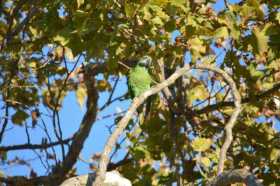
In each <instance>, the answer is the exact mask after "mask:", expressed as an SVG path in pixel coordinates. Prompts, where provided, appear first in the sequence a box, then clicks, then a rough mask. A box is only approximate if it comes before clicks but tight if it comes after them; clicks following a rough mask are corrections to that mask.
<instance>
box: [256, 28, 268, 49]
mask: <svg viewBox="0 0 280 186" xmlns="http://www.w3.org/2000/svg"><path fill="white" fill-rule="evenodd" d="M253 35H254V36H255V39H253V44H254V47H255V49H256V51H257V52H258V53H259V54H262V53H264V52H266V51H267V50H268V41H269V37H268V36H267V35H266V34H265V30H262V31H261V30H260V29H259V28H255V29H254V30H253Z"/></svg>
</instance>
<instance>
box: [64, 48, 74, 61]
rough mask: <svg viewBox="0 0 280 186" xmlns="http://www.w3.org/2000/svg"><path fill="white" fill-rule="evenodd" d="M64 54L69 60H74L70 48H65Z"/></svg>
mask: <svg viewBox="0 0 280 186" xmlns="http://www.w3.org/2000/svg"><path fill="white" fill-rule="evenodd" d="M64 54H65V56H66V57H67V58H68V59H69V60H71V61H72V60H73V59H74V55H73V53H72V50H71V49H70V48H68V47H65V48H64Z"/></svg>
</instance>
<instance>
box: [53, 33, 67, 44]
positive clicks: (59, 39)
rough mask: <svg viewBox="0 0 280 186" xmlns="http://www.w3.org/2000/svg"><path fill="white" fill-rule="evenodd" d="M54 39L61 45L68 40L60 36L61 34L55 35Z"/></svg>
mask: <svg viewBox="0 0 280 186" xmlns="http://www.w3.org/2000/svg"><path fill="white" fill-rule="evenodd" d="M53 40H54V41H56V42H58V43H59V44H61V45H62V46H65V45H66V44H67V43H68V42H69V39H67V38H65V37H63V36H61V35H56V36H55V37H54V38H53Z"/></svg>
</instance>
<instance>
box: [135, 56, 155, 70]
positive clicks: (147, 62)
mask: <svg viewBox="0 0 280 186" xmlns="http://www.w3.org/2000/svg"><path fill="white" fill-rule="evenodd" d="M151 64H152V58H151V57H150V56H143V57H142V58H140V60H139V62H138V65H139V66H142V67H149V66H150V65H151Z"/></svg>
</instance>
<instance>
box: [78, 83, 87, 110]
mask: <svg viewBox="0 0 280 186" xmlns="http://www.w3.org/2000/svg"><path fill="white" fill-rule="evenodd" d="M86 96H87V90H86V86H85V85H84V84H81V85H79V86H78V89H77V90H76V99H77V102H78V104H79V106H80V107H81V108H82V107H83V105H84V103H85V100H86Z"/></svg>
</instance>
